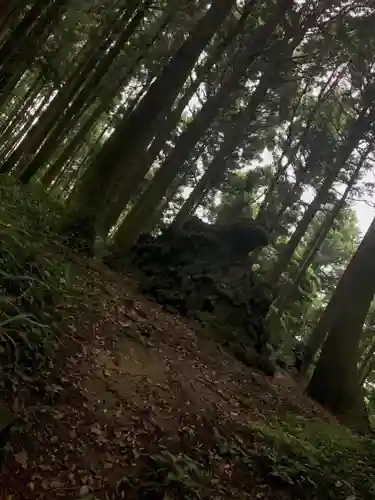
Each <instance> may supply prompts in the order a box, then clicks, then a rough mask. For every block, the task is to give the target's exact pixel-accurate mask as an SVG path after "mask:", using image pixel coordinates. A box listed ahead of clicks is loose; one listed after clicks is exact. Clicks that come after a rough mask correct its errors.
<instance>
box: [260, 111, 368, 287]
mask: <svg viewBox="0 0 375 500" xmlns="http://www.w3.org/2000/svg"><path fill="white" fill-rule="evenodd" d="M374 114H375V109H374V110H371V113H370V114H368V113H367V109H364V110H363V111H362V112H361V114H360V116H359V117H358V119H357V120H355V121H353V122H352V123H351V124H350V127H349V133H348V137H347V139H346V140H345V142H344V143H343V144H342V145H341V146H340V148H339V150H338V152H337V156H336V161H335V164H334V165H333V166H332V168H331V169H330V171H329V173H328V175H327V177H326V178H325V180H324V182H323V184H322V185H321V187H320V188H319V190H318V192H317V194H316V196H315V198H314V199H313V201H312V202H311V203H310V205H309V206H308V208H307V209H306V211H305V213H304V214H303V217H302V219H301V220H300V222H299V224H298V226H297V228H296V230H295V231H294V233H293V234H292V236H291V237H290V238H289V241H288V243H287V244H286V245H285V246H284V247H283V248H282V249H281V251H280V255H279V258H278V260H277V262H276V264H275V266H274V268H273V269H272V270H271V271H270V273H269V276H268V278H267V282H268V283H269V284H271V285H274V284H275V283H277V281H278V280H279V278H280V276H281V275H282V274H283V273H284V272H285V269H286V268H287V267H288V265H289V263H290V260H291V258H292V257H293V254H294V252H295V250H296V248H297V246H298V245H299V243H300V241H301V239H302V238H303V237H304V235H305V234H306V231H307V229H308V227H309V225H310V223H311V222H312V220H313V219H314V217H315V215H316V214H317V212H318V210H319V209H320V207H321V206H322V205H323V204H324V203H325V202H326V200H327V197H328V195H329V192H330V190H331V188H332V185H333V183H334V182H335V180H336V178H337V175H338V174H339V172H340V171H341V169H342V168H343V167H344V166H345V164H346V162H347V160H348V159H349V157H350V155H351V154H352V152H353V150H354V149H355V148H356V147H357V145H358V143H359V142H360V140H361V139H362V138H363V137H364V136H365V134H366V132H367V131H368V128H369V126H370V124H371V123H372V121H373V119H374Z"/></svg>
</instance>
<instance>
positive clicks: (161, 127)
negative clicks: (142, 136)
mask: <svg viewBox="0 0 375 500" xmlns="http://www.w3.org/2000/svg"><path fill="white" fill-rule="evenodd" d="M252 3H253V2H249V3H248V4H247V5H246V8H245V9H244V12H243V14H242V16H241V18H240V20H239V21H238V23H237V24H236V26H235V27H234V29H232V30H231V31H230V32H229V33H228V35H227V37H226V38H224V39H223V40H221V41H220V42H219V43H218V45H217V46H216V47H215V49H214V51H213V53H212V55H211V56H210V57H209V58H208V59H207V61H206V63H205V64H204V65H203V66H202V67H199V68H198V69H197V75H196V79H195V80H194V81H193V82H192V83H191V84H190V86H189V87H188V88H187V89H186V91H185V93H184V94H183V95H182V97H181V98H180V100H179V101H178V103H177V105H176V107H175V108H174V109H173V110H171V111H170V112H169V114H168V115H167V116H165V117H163V119H158V121H157V125H158V126H157V127H156V128H157V130H156V133H155V136H154V138H153V140H152V142H151V144H150V146H149V147H148V148H147V150H143V151H142V152H140V154H139V155H138V157H137V164H138V168H137V178H136V179H135V180H137V181H138V180H139V179H141V177H142V178H143V177H144V176H145V175H146V174H147V172H148V171H149V170H150V168H151V167H152V165H153V163H154V161H155V160H156V159H157V157H158V155H159V153H160V152H161V151H162V150H163V147H164V146H165V144H166V143H167V141H168V140H170V138H171V136H172V135H173V131H174V130H175V128H176V126H177V124H178V122H179V120H180V118H181V114H182V112H183V110H184V109H185V107H186V106H187V105H188V103H189V101H190V100H191V98H192V97H193V95H194V94H195V92H196V91H197V90H198V87H199V85H200V84H201V83H202V81H203V80H204V77H206V76H207V74H208V73H209V71H210V69H211V68H212V67H213V65H214V64H215V63H216V62H218V60H219V59H220V57H221V55H222V53H223V51H224V49H225V48H226V47H227V46H229V45H230V44H231V43H232V42H233V41H234V39H235V37H236V35H238V34H239V33H240V32H241V31H242V29H243V27H244V23H245V20H246V19H247V16H248V14H249V11H250V6H251V5H252ZM159 118H160V117H159ZM129 174H130V175H131V172H129ZM135 180H134V182H131V180H130V178H128V177H127V175H126V174H125V175H123V179H122V182H121V185H120V186H119V189H118V191H119V194H118V196H117V201H112V203H111V206H110V207H109V211H108V212H107V213H106V214H105V216H103V218H102V221H101V229H102V232H103V234H104V233H106V232H107V231H109V230H110V228H111V227H112V226H113V225H114V224H115V223H116V221H117V219H118V218H119V217H120V214H121V213H122V211H123V209H124V207H125V206H126V205H127V202H128V201H129V199H130V196H131V194H132V191H133V188H134V184H135Z"/></svg>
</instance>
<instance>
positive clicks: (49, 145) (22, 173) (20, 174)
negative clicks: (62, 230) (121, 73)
mask: <svg viewBox="0 0 375 500" xmlns="http://www.w3.org/2000/svg"><path fill="white" fill-rule="evenodd" d="M151 2H152V0H146V1H145V2H144V3H143V4H142V8H141V9H138V10H137V12H136V14H135V15H134V16H133V17H132V19H131V21H130V22H129V24H128V25H127V26H126V27H125V28H124V29H123V30H122V33H121V35H120V37H119V38H118V40H116V42H115V43H114V44H113V45H112V46H111V48H110V50H109V51H108V53H107V55H106V57H102V58H101V59H100V60H99V63H98V64H97V66H96V68H94V70H93V72H92V73H91V75H89V77H88V78H87V80H86V81H85V83H84V84H83V86H82V87H81V89H80V91H79V92H78V93H77V95H75V96H74V97H73V99H72V101H71V103H70V105H69V106H68V107H67V108H65V109H64V110H62V112H61V115H62V116H61V117H60V118H59V120H58V121H57V123H56V124H55V125H54V127H53V129H52V130H51V131H50V133H49V135H48V137H47V139H46V140H45V141H44V143H43V145H42V147H41V148H40V149H39V151H38V152H37V153H36V155H35V156H34V158H33V159H32V161H31V162H30V163H28V161H27V160H26V161H25V162H21V163H20V164H19V165H18V166H17V168H16V174H15V176H16V177H17V178H19V180H20V181H21V182H22V183H23V184H27V183H28V182H29V181H30V179H31V178H32V176H33V175H35V174H36V172H37V171H38V170H39V169H40V168H43V167H44V166H45V164H46V163H47V162H48V160H49V159H50V157H51V155H52V154H53V151H54V150H55V148H56V145H57V144H58V142H59V140H60V138H61V137H62V136H63V135H64V133H65V132H66V131H67V130H69V129H71V128H73V127H74V126H75V125H76V122H77V121H78V120H79V119H80V118H81V116H82V112H84V111H85V109H87V107H88V106H89V105H90V104H91V103H92V100H93V99H95V95H93V93H94V91H95V89H96V88H97V86H98V85H99V84H100V82H101V80H102V78H103V77H104V76H105V74H106V73H107V71H108V70H109V68H110V66H111V65H112V63H113V62H114V60H115V59H116V57H117V56H118V54H119V53H120V51H121V50H122V49H123V47H124V45H125V43H126V42H127V41H128V39H129V38H130V37H131V35H132V34H133V33H134V31H135V30H136V29H137V28H138V26H139V25H140V23H141V22H142V20H143V18H144V13H145V11H146V10H147V9H148V7H149V5H150V4H151ZM129 17H130V16H129V14H127V15H126V16H125V19H126V21H127V20H128V18H129Z"/></svg>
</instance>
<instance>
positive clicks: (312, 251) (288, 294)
mask: <svg viewBox="0 0 375 500" xmlns="http://www.w3.org/2000/svg"><path fill="white" fill-rule="evenodd" d="M368 154H369V149H368V148H367V149H366V151H365V152H364V154H363V156H362V158H361V159H360V160H359V162H358V165H357V168H356V169H355V170H354V172H353V173H352V176H351V178H350V180H349V182H348V184H347V186H346V189H345V191H344V193H343V195H342V197H341V198H340V199H339V200H338V201H337V202H336V204H335V205H334V207H333V209H332V210H331V212H329V213H328V214H327V215H326V217H325V218H324V220H323V221H322V223H321V225H320V227H319V228H318V229H317V231H316V233H315V234H314V235H313V237H312V239H311V242H310V244H309V246H308V248H307V249H306V251H305V252H304V254H303V256H302V259H301V265H300V267H299V269H298V270H297V272H296V273H295V275H294V276H293V277H292V279H291V280H290V281H289V282H288V283H287V284H286V285H285V286H284V287H282V289H281V290H280V292H279V295H278V297H277V298H276V299H275V301H274V303H273V306H274V309H273V310H274V311H275V313H274V314H273V313H272V312H271V313H270V314H271V315H272V316H273V315H275V316H277V317H278V318H280V316H281V313H282V312H283V311H284V310H285V308H286V307H287V306H288V304H290V303H291V302H292V301H293V300H294V297H295V296H296V295H297V293H298V288H299V285H300V283H301V281H302V279H303V277H304V276H305V274H306V272H307V270H308V268H309V266H310V265H311V263H312V262H313V260H314V258H315V256H316V254H317V253H318V252H319V250H320V248H321V246H322V245H323V243H324V241H325V239H326V237H327V235H328V233H329V231H330V230H331V228H332V224H333V223H334V221H335V219H337V217H338V216H339V213H340V212H341V210H342V209H343V208H344V206H345V203H346V200H347V198H348V196H349V194H350V193H351V191H352V189H353V187H354V186H355V184H356V182H357V180H358V177H359V174H360V171H361V169H362V167H363V163H364V161H365V159H366V157H367V156H368Z"/></svg>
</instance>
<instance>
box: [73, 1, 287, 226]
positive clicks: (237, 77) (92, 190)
mask: <svg viewBox="0 0 375 500" xmlns="http://www.w3.org/2000/svg"><path fill="white" fill-rule="evenodd" d="M291 3H292V2H291V0H279V2H278V5H277V8H276V12H274V13H273V14H272V15H271V16H270V20H269V22H267V23H266V24H265V25H264V26H262V27H261V28H260V29H259V31H258V33H257V35H256V36H255V37H254V39H252V40H251V42H252V44H251V47H250V48H249V49H247V50H245V51H244V52H242V53H241V54H240V55H239V56H238V57H237V58H236V59H235V62H234V65H235V67H234V69H233V71H232V73H231V74H230V75H229V76H228V77H227V78H226V80H225V82H224V84H223V85H222V86H221V87H220V89H219V91H218V92H217V93H216V95H215V96H213V97H211V98H210V99H209V100H208V101H207V103H206V104H205V105H204V106H203V108H202V110H201V112H200V113H199V114H198V116H197V117H196V118H195V119H194V120H193V122H192V123H191V124H190V125H189V126H188V127H187V129H186V131H185V132H184V133H183V134H182V135H181V136H180V138H179V139H178V140H177V143H176V147H175V149H174V152H173V153H172V155H171V157H170V159H169V163H170V164H171V163H172V162H173V163H176V162H177V163H178V165H179V164H180V162H182V161H184V160H185V159H186V156H188V155H189V153H190V151H191V150H193V148H194V147H195V145H196V144H197V142H198V141H199V139H200V137H201V136H202V134H203V133H204V132H205V131H206V129H207V128H208V127H209V125H210V123H211V121H212V119H213V118H214V117H215V116H216V114H217V112H218V111H219V110H220V109H222V107H224V106H226V104H227V102H228V101H229V100H230V98H231V95H230V94H231V93H232V92H233V90H235V89H236V88H238V87H239V86H240V84H241V82H240V81H241V79H242V77H243V75H244V74H245V73H246V70H247V68H248V66H249V64H251V63H252V62H253V60H255V59H256V58H257V57H258V55H259V54H260V53H261V52H262V51H263V50H264V47H265V46H266V45H267V43H270V37H272V34H273V32H274V30H275V27H276V26H277V24H278V23H279V22H280V19H282V18H283V16H284V15H285V11H286V6H288V7H290V6H291ZM189 38H190V37H189ZM206 38H207V37H206ZM249 38H250V37H249ZM249 43H250V40H249ZM175 59H176V58H173V59H172V61H171V63H170V65H168V67H167V71H166V72H164V71H163V72H162V75H161V77H159V80H160V82H162V81H164V77H165V75H169V74H170V68H171V64H172V63H173V66H174V64H177V62H179V61H176V60H175ZM189 71H190V69H189ZM179 74H180V73H179ZM168 78H169V76H168ZM184 79H185V75H184ZM184 79H183V80H181V82H180V83H181V84H182V83H183V81H184ZM173 81H174V77H171V79H170V83H169V85H167V83H168V82H166V84H165V86H164V88H163V95H165V94H168V92H169V87H170V86H171V82H173ZM160 82H158V86H157V87H151V88H150V92H151V90H152V92H151V94H150V96H151V97H149V98H152V102H151V104H152V106H151V104H150V108H151V110H153V111H154V113H153V115H154V117H155V119H156V118H157V116H156V115H157V114H159V112H160V110H161V108H163V109H165V107H164V101H163V100H160V99H156V100H155V97H154V96H153V94H154V89H155V88H159V86H160ZM178 91H179V88H175V85H174V86H173V99H174V97H175V96H176V93H177V92H178ZM148 94H149V93H148ZM167 100H168V103H167V104H168V107H170V106H171V101H170V99H167ZM161 101H163V102H161ZM145 102H147V101H145V100H142V102H141V104H140V107H137V109H136V110H135V115H134V116H135V118H137V116H138V117H139V113H138V111H139V110H140V111H142V114H141V116H144V118H143V119H142V121H141V122H140V123H138V119H137V120H136V123H138V125H139V126H140V127H141V128H142V127H143V128H146V130H145V132H147V134H145V135H144V134H142V133H139V138H140V139H141V142H142V147H147V145H146V143H148V141H149V140H151V138H152V137H151V136H152V135H153V133H154V130H153V128H149V127H147V126H146V127H145V123H146V124H147V123H148V119H147V108H146V109H144V103H145ZM158 102H159V104H158ZM156 104H158V106H156ZM155 111H158V113H155ZM135 118H134V119H135ZM137 130H138V129H137ZM133 134H134V130H133V132H132V135H130V136H129V137H131V138H132V137H133ZM145 136H147V141H145ZM121 137H123V136H122V135H121ZM114 140H115V139H113V141H114ZM109 141H111V138H110V139H109ZM133 142H134V144H133V143H132V146H131V147H130V146H129V151H130V155H131V157H132V162H133V161H134V163H132V162H131V163H129V162H127V166H128V170H127V172H126V173H125V179H124V173H123V172H122V170H120V171H118V172H117V174H118V175H113V176H111V178H109V175H108V169H107V168H108V165H109V164H111V163H110V162H109V163H108V160H106V162H104V164H102V160H103V158H104V156H102V155H99V157H100V158H99V164H100V165H99V166H101V173H100V175H99V173H98V172H99V171H98V170H97V169H96V168H95V165H94V168H93V169H90V170H91V173H90V170H89V171H88V175H89V176H90V174H91V181H90V182H89V179H90V177H88V179H86V180H87V182H83V183H82V186H81V189H80V190H79V191H78V192H77V196H76V199H77V202H78V203H77V204H76V209H75V212H74V215H75V217H77V218H80V217H86V216H87V206H88V205H90V203H87V200H93V199H95V200H96V202H95V206H97V207H98V206H100V210H96V213H95V214H90V216H91V217H93V218H94V221H95V222H94V223H95V225H96V227H97V231H98V232H99V233H101V232H103V230H102V228H101V227H100V224H101V222H102V221H103V220H105V219H106V216H105V212H106V210H105V209H106V208H108V207H109V206H110V198H109V197H110V194H111V193H113V192H116V191H117V189H118V184H120V185H121V184H123V185H126V186H127V191H128V194H127V196H124V190H123V189H121V191H120V192H121V197H122V199H124V203H123V206H125V205H126V203H127V202H128V201H129V199H130V198H131V196H132V195H133V192H134V189H135V187H136V186H137V185H138V184H139V183H140V182H141V181H142V180H143V178H144V174H145V172H144V171H143V169H142V167H141V168H139V166H138V165H136V163H137V161H136V160H137V157H136V156H133V154H134V151H135V149H134V148H136V149H137V151H138V150H140V148H138V145H139V142H138V140H137V139H135V140H134V141H133ZM110 143H111V144H112V142H110ZM105 149H106V148H105ZM117 149H119V148H117ZM177 149H180V152H183V153H184V155H183V156H182V157H181V156H179V157H177V155H176V151H177ZM111 151H112V153H111V154H112V155H115V154H116V158H113V161H114V162H115V163H116V161H118V158H117V157H118V153H117V152H116V149H113V150H112V149H111ZM103 154H104V155H105V153H103ZM105 157H106V156H105ZM122 160H123V158H122ZM95 164H96V163H95ZM104 166H105V167H106V168H105V169H104V168H103V167H104ZM136 167H137V168H136ZM104 186H110V189H109V190H104V192H105V191H107V196H103V187H104ZM91 203H92V201H91ZM77 205H78V206H77ZM102 214H104V216H103V217H102V218H101V219H99V220H95V218H96V217H100V216H101V215H102ZM104 232H105V229H104Z"/></svg>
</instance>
